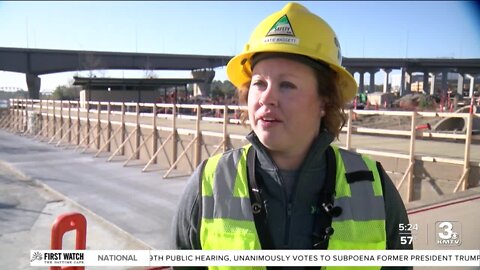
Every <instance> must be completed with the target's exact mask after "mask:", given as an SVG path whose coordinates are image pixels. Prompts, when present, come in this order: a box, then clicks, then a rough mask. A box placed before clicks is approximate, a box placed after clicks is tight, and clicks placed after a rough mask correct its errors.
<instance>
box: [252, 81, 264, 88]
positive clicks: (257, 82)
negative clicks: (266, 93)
mask: <svg viewBox="0 0 480 270" xmlns="http://www.w3.org/2000/svg"><path fill="white" fill-rule="evenodd" d="M251 85H252V86H256V87H262V86H264V85H265V83H264V82H263V81H253V82H252V83H251Z"/></svg>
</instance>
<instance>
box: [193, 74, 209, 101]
mask: <svg viewBox="0 0 480 270" xmlns="http://www.w3.org/2000/svg"><path fill="white" fill-rule="evenodd" d="M192 76H193V78H195V79H201V80H203V82H200V83H196V84H194V85H193V95H194V96H198V95H201V96H204V97H206V96H208V95H209V94H210V87H211V85H212V81H213V78H214V77H215V71H213V70H195V71H192Z"/></svg>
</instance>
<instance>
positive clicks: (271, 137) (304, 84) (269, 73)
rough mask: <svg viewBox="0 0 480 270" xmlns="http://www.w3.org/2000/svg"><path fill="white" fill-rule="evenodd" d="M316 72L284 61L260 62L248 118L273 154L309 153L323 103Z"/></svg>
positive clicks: (249, 98)
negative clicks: (319, 93) (318, 90)
mask: <svg viewBox="0 0 480 270" xmlns="http://www.w3.org/2000/svg"><path fill="white" fill-rule="evenodd" d="M317 85H318V84H317V79H316V77H315V71H314V70H313V68H311V67H310V66H307V65H305V64H302V63H300V62H297V61H293V60H289V59H285V58H268V59H265V60H261V61H260V62H258V63H257V64H256V65H255V67H254V69H253V72H252V82H251V83H250V88H249V92H248V117H249V120H250V123H251V127H252V129H253V131H254V132H255V134H256V135H257V137H258V138H259V139H260V141H261V142H262V144H263V145H265V147H267V148H268V149H269V150H271V151H276V152H277V151H278V152H282V153H293V154H295V153H301V152H302V151H307V149H308V147H309V146H310V145H311V143H312V141H313V139H314V138H315V137H316V136H317V135H318V133H319V129H320V119H321V117H322V116H323V115H324V114H325V112H324V102H323V100H322V99H321V98H320V97H319V95H318V92H317Z"/></svg>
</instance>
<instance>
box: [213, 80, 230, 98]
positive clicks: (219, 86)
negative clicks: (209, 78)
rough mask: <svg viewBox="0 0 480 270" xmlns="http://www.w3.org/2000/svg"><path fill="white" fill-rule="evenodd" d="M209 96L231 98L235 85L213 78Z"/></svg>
mask: <svg viewBox="0 0 480 270" xmlns="http://www.w3.org/2000/svg"><path fill="white" fill-rule="evenodd" d="M210 89H211V91H210V96H211V97H212V98H216V97H224V98H231V97H233V96H234V95H235V86H233V84H232V83H231V82H230V81H223V82H222V81H219V80H214V81H213V82H212V86H211V88H210Z"/></svg>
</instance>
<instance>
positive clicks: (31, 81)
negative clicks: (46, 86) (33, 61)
mask: <svg viewBox="0 0 480 270" xmlns="http://www.w3.org/2000/svg"><path fill="white" fill-rule="evenodd" d="M25 75H26V78H27V87H28V98H30V99H40V84H41V79H40V77H38V76H37V75H35V74H28V73H27V74H25Z"/></svg>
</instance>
